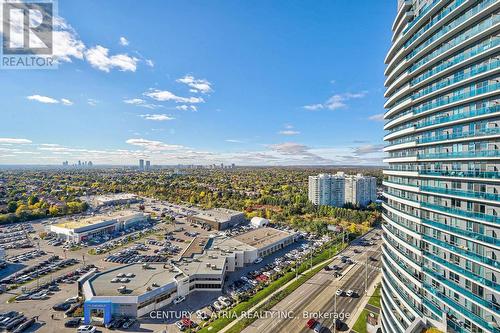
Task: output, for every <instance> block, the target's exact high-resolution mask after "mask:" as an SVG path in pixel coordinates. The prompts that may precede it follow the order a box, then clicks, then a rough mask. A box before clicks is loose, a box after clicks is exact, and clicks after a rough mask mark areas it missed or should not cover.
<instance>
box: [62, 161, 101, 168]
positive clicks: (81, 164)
mask: <svg viewBox="0 0 500 333" xmlns="http://www.w3.org/2000/svg"><path fill="white" fill-rule="evenodd" d="M93 165H94V164H93V163H92V161H78V162H77V163H74V164H71V165H70V164H69V162H68V161H64V162H62V166H63V167H70V166H72V167H75V168H90V167H92V166H93Z"/></svg>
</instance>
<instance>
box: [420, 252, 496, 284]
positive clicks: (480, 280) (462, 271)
mask: <svg viewBox="0 0 500 333" xmlns="http://www.w3.org/2000/svg"><path fill="white" fill-rule="evenodd" d="M423 252H424V256H425V257H426V258H429V259H431V260H432V261H434V262H437V263H438V264H440V265H442V266H444V267H446V268H448V269H449V270H451V271H453V272H457V273H459V274H461V275H463V276H465V277H466V278H468V279H471V280H473V281H475V282H477V283H480V284H482V285H483V286H487V287H490V288H492V289H494V290H495V291H496V292H500V285H499V284H498V283H496V282H494V281H492V280H488V279H485V278H484V277H482V276H479V275H476V274H472V272H470V271H468V270H466V269H464V268H462V267H460V266H458V265H455V264H452V263H450V262H449V261H447V260H445V259H443V258H440V257H438V256H437V255H435V254H433V253H430V252H428V251H425V250H424V251H423Z"/></svg>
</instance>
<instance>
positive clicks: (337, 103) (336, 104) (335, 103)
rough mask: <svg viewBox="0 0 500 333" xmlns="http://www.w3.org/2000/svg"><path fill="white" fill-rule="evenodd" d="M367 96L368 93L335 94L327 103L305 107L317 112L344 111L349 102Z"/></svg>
mask: <svg viewBox="0 0 500 333" xmlns="http://www.w3.org/2000/svg"><path fill="white" fill-rule="evenodd" d="M365 96H366V92H365V91H362V92H358V93H349V92H348V93H343V94H335V95H332V96H331V97H330V98H329V99H328V100H326V102H324V103H317V104H310V105H305V106H304V109H306V110H310V111H315V110H320V109H328V110H337V109H343V108H345V107H347V102H348V101H349V100H352V99H359V98H363V97H365Z"/></svg>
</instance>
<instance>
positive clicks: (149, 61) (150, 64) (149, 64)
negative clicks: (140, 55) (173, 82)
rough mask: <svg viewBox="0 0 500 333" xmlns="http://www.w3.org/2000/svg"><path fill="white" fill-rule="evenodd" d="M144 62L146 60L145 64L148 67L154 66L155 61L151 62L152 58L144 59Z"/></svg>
mask: <svg viewBox="0 0 500 333" xmlns="http://www.w3.org/2000/svg"><path fill="white" fill-rule="evenodd" d="M145 62H146V65H148V66H149V67H155V63H154V62H153V60H151V59H146V60H145Z"/></svg>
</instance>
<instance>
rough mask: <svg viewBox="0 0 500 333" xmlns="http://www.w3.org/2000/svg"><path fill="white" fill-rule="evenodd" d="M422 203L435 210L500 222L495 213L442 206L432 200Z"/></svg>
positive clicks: (423, 205)
mask: <svg viewBox="0 0 500 333" xmlns="http://www.w3.org/2000/svg"><path fill="white" fill-rule="evenodd" d="M421 205H422V207H425V208H430V209H434V210H437V211H439V212H445V213H448V214H453V215H459V216H463V217H468V218H472V219H477V220H483V221H488V222H494V223H496V222H498V216H495V215H489V214H485V213H480V212H470V211H466V210H461V209H458V208H452V207H446V206H441V205H437V204H433V203H430V202H422V203H421Z"/></svg>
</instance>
